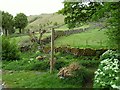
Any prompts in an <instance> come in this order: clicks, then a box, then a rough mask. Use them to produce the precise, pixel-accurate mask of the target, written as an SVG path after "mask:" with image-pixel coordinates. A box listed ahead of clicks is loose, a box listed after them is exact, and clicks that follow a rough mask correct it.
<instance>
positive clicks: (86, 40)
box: [55, 29, 109, 48]
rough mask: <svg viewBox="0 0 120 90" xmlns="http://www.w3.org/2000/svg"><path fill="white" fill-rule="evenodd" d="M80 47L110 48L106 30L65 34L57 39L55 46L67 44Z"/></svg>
mask: <svg viewBox="0 0 120 90" xmlns="http://www.w3.org/2000/svg"><path fill="white" fill-rule="evenodd" d="M67 45H70V46H71V47H78V48H109V47H108V46H109V45H108V38H107V35H106V34H105V30H102V31H98V29H93V30H89V31H86V32H82V33H79V34H73V35H70V36H63V37H60V38H58V39H56V40H55V46H67Z"/></svg>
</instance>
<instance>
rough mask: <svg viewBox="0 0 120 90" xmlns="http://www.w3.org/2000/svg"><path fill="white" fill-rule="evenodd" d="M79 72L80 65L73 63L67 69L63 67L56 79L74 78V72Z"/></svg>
mask: <svg viewBox="0 0 120 90" xmlns="http://www.w3.org/2000/svg"><path fill="white" fill-rule="evenodd" d="M77 70H80V65H79V64H78V63H76V62H73V63H72V64H70V65H69V66H67V67H63V68H61V69H60V71H59V72H58V74H57V75H58V77H60V78H61V77H64V78H65V77H74V71H77Z"/></svg>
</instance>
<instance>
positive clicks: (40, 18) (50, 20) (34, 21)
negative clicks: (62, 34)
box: [26, 13, 64, 29]
mask: <svg viewBox="0 0 120 90" xmlns="http://www.w3.org/2000/svg"><path fill="white" fill-rule="evenodd" d="M28 22H29V24H28V26H27V27H26V28H27V29H28V28H31V29H39V27H41V25H42V27H48V26H52V25H54V24H55V23H57V24H58V25H61V24H64V16H63V15H59V14H56V13H53V14H41V15H30V16H28Z"/></svg>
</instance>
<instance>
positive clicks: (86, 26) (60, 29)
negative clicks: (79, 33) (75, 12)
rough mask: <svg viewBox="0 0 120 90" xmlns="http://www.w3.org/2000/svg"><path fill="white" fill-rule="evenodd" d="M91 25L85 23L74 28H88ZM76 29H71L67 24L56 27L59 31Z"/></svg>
mask: <svg viewBox="0 0 120 90" xmlns="http://www.w3.org/2000/svg"><path fill="white" fill-rule="evenodd" d="M88 27H89V25H83V26H80V27H76V28H74V29H81V28H88ZM74 29H69V28H68V27H67V25H63V26H61V27H59V28H56V29H55V30H58V31H66V30H74Z"/></svg>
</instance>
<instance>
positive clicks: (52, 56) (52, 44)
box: [50, 28, 55, 73]
mask: <svg viewBox="0 0 120 90" xmlns="http://www.w3.org/2000/svg"><path fill="white" fill-rule="evenodd" d="M54 32H55V31H54V28H52V31H51V60H50V73H52V72H53V63H54V34H55V33H54Z"/></svg>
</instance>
